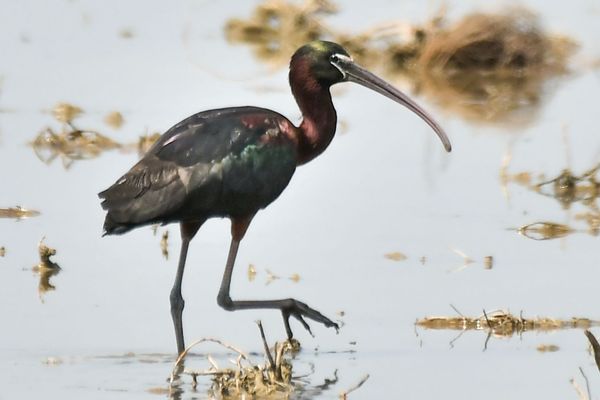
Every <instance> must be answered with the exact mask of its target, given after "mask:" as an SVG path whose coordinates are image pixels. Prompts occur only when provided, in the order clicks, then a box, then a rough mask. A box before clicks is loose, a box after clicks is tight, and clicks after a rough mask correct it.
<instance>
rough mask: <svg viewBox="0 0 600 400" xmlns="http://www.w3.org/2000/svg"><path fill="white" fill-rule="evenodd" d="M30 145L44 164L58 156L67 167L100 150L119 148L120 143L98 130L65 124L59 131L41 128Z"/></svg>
mask: <svg viewBox="0 0 600 400" xmlns="http://www.w3.org/2000/svg"><path fill="white" fill-rule="evenodd" d="M31 147H33V150H34V152H35V154H36V156H37V157H38V158H39V159H40V160H41V161H42V162H44V163H45V164H50V163H52V161H54V160H55V159H56V158H57V157H60V158H61V159H62V162H63V166H64V167H65V168H67V169H68V168H69V167H70V166H71V165H72V163H73V162H74V161H76V160H86V159H91V158H95V157H97V156H99V155H100V154H101V153H102V152H104V151H106V150H113V149H117V148H120V147H121V145H120V144H119V143H117V142H115V141H114V140H112V139H110V138H108V137H107V136H104V135H102V134H101V133H99V132H96V131H92V130H82V129H77V128H74V127H73V125H72V124H65V125H63V127H62V129H61V131H59V132H55V131H54V130H53V129H52V128H49V127H48V128H45V129H44V130H42V131H41V132H40V133H39V134H38V135H37V136H36V138H35V139H34V140H33V142H31Z"/></svg>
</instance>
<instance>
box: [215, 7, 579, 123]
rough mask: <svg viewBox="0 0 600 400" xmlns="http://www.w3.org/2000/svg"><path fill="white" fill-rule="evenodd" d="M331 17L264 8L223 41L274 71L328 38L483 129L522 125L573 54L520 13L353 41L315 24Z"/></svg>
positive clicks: (398, 27) (233, 24) (229, 27)
mask: <svg viewBox="0 0 600 400" xmlns="http://www.w3.org/2000/svg"><path fill="white" fill-rule="evenodd" d="M335 11H336V8H335V7H334V6H333V5H332V4H331V3H330V2H326V1H311V0H307V1H305V2H304V4H303V5H296V4H294V3H291V2H285V1H283V0H267V1H265V2H264V3H262V4H260V5H258V6H257V7H256V9H255V11H254V13H253V14H252V15H251V16H250V17H249V18H248V19H246V20H240V19H231V20H230V21H229V22H228V23H227V24H226V26H225V34H226V37H227V39H228V40H229V41H230V42H231V43H244V44H247V45H249V46H250V47H251V48H252V49H253V50H254V54H255V55H256V57H257V58H258V59H260V60H262V61H264V62H266V63H268V64H270V65H272V66H274V67H277V66H280V67H281V66H284V65H285V64H287V60H288V59H289V56H290V55H291V54H292V53H293V51H294V50H295V49H296V48H297V47H298V46H300V45H302V44H303V43H306V42H307V41H310V40H314V39H317V38H330V39H332V40H334V41H336V42H338V43H340V44H341V45H342V46H344V47H345V48H346V49H348V51H349V52H350V54H352V55H353V57H354V58H355V59H356V60H357V61H358V62H359V63H361V64H363V65H365V66H366V67H369V68H373V69H379V70H382V72H383V73H384V74H387V76H388V77H392V78H396V79H408V80H409V81H411V82H412V84H413V85H414V87H415V88H416V90H417V91H419V92H421V93H423V94H425V95H426V96H429V97H430V98H431V99H432V100H433V101H435V102H437V103H438V104H439V105H441V106H442V107H443V108H445V109H447V110H449V111H451V112H453V113H456V114H458V115H460V116H462V117H463V118H465V119H468V120H471V121H477V122H491V123H499V122H503V123H506V122H520V123H524V122H530V121H531V119H533V118H534V117H535V112H534V111H535V109H536V108H537V107H538V106H539V104H540V100H541V99H542V98H543V95H544V94H545V93H544V92H545V89H546V87H547V85H545V83H546V82H547V81H548V80H549V79H550V78H553V77H557V76H561V75H565V74H567V73H568V69H567V66H566V64H567V60H568V58H569V57H570V56H571V55H572V54H573V52H574V50H575V48H576V45H575V43H574V42H573V41H572V40H571V39H568V38H566V37H559V36H552V35H549V34H547V33H545V32H544V31H543V29H542V28H541V26H540V22H539V21H538V19H537V17H536V16H535V15H534V14H533V13H531V12H528V11H526V10H523V9H516V10H513V11H510V12H507V13H504V14H481V13H476V14H471V15H467V16H465V17H464V18H463V19H462V20H460V21H458V22H457V23H455V24H454V25H451V24H449V23H448V21H447V20H446V19H445V17H444V15H443V13H440V14H439V15H437V16H434V17H433V18H431V19H430V21H428V22H426V23H425V24H422V25H412V24H408V23H401V22H394V23H387V24H383V25H379V26H375V27H373V28H371V29H369V30H366V31H364V32H362V33H358V34H348V33H344V32H341V31H339V30H336V29H334V28H331V27H329V26H326V25H325V23H324V22H323V21H322V20H321V17H322V16H323V15H324V14H326V13H333V12H335Z"/></svg>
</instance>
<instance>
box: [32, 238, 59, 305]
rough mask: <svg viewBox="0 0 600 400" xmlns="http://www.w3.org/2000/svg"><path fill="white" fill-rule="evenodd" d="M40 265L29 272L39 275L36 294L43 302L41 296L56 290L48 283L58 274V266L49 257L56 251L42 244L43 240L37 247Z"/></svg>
mask: <svg viewBox="0 0 600 400" xmlns="http://www.w3.org/2000/svg"><path fill="white" fill-rule="evenodd" d="M38 252H39V256H40V263H39V264H38V265H36V266H34V267H33V268H32V269H31V270H32V271H33V272H34V273H35V274H37V275H39V278H40V282H39V284H38V294H39V296H40V299H41V300H42V302H43V295H44V294H45V293H46V292H49V291H52V290H56V287H55V286H54V285H53V284H52V283H50V278H52V277H53V276H54V275H57V274H58V273H59V272H60V266H59V265H58V264H57V263H55V262H54V261H52V260H51V259H50V257H52V256H54V255H55V254H56V250H55V249H53V248H50V247H48V246H46V245H45V244H44V238H42V240H40V243H39V245H38Z"/></svg>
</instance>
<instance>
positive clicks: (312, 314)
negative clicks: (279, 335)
mask: <svg viewBox="0 0 600 400" xmlns="http://www.w3.org/2000/svg"><path fill="white" fill-rule="evenodd" d="M281 314H282V315H283V323H284V324H285V331H286V333H287V336H288V339H289V340H292V338H293V337H294V334H293V333H292V329H291V328H290V321H289V319H290V316H292V317H294V318H296V319H297V320H298V321H300V323H301V324H302V326H303V327H304V329H306V330H307V331H308V333H310V334H311V336H314V335H313V333H312V331H311V330H310V326H309V325H308V323H307V322H306V320H305V319H304V318H308V319H312V320H313V321H317V322H320V323H321V324H323V325H325V326H326V327H328V328H335V331H336V333H337V332H339V329H340V327H339V326H338V324H336V323H335V322H333V321H332V320H330V319H329V318H327V317H326V316H324V315H323V314H321V313H320V312H318V311H317V310H315V309H313V308H310V307H309V306H308V305H306V304H305V303H302V302H301V301H298V300H295V299H286V300H284V301H283V304H282V307H281Z"/></svg>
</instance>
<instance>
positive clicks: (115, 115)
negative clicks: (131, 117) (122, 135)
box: [104, 111, 125, 129]
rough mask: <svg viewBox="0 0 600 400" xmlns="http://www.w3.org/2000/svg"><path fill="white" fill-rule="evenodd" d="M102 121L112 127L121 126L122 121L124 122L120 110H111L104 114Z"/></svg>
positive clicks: (117, 127)
mask: <svg viewBox="0 0 600 400" xmlns="http://www.w3.org/2000/svg"><path fill="white" fill-rule="evenodd" d="M104 122H105V123H106V125H108V126H110V127H111V128H113V129H119V128H120V127H121V126H123V122H125V120H124V119H123V115H122V114H121V113H120V112H118V111H112V112H110V113H108V114H106V116H105V117H104Z"/></svg>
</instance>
